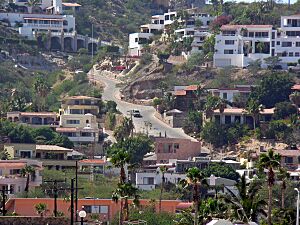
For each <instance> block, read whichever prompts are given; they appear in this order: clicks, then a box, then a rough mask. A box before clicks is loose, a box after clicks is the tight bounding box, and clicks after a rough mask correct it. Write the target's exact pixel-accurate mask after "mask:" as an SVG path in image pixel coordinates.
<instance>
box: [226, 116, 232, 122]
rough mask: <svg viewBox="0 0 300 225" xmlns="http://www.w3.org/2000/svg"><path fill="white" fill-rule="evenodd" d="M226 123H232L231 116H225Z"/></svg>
mask: <svg viewBox="0 0 300 225" xmlns="http://www.w3.org/2000/svg"><path fill="white" fill-rule="evenodd" d="M225 124H231V116H225Z"/></svg>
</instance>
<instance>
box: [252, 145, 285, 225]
mask: <svg viewBox="0 0 300 225" xmlns="http://www.w3.org/2000/svg"><path fill="white" fill-rule="evenodd" d="M280 160H281V156H280V155H279V154H276V153H274V151H273V150H272V149H271V150H269V151H268V152H267V153H265V154H261V155H260V156H259V162H258V165H259V168H260V169H261V170H263V169H267V170H268V179H267V183H268V225H272V200H273V199H272V198H273V196H272V190H273V186H274V183H275V172H274V169H276V168H278V167H280Z"/></svg>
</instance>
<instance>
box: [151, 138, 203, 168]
mask: <svg viewBox="0 0 300 225" xmlns="http://www.w3.org/2000/svg"><path fill="white" fill-rule="evenodd" d="M200 153H201V143H200V142H198V141H193V140H190V139H183V138H165V137H159V138H155V154H156V157H157V159H156V163H169V160H171V159H181V160H183V159H188V158H190V157H195V156H199V155H200Z"/></svg>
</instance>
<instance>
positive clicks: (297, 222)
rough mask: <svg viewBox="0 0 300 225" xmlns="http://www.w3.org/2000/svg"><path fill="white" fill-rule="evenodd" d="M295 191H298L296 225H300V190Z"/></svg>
mask: <svg viewBox="0 0 300 225" xmlns="http://www.w3.org/2000/svg"><path fill="white" fill-rule="evenodd" d="M294 190H295V191H297V220H296V225H299V189H298V188H295V189H294Z"/></svg>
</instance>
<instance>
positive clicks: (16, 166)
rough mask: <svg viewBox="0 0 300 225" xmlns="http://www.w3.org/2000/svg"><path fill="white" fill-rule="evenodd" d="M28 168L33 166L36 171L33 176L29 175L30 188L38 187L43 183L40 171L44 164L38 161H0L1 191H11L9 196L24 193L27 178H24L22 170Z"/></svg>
mask: <svg viewBox="0 0 300 225" xmlns="http://www.w3.org/2000/svg"><path fill="white" fill-rule="evenodd" d="M26 166H31V167H32V168H33V169H34V172H33V173H32V174H29V187H30V188H33V187H38V186H40V185H41V183H42V176H41V174H40V171H41V170H42V169H43V168H42V162H39V161H37V160H26V159H20V160H0V189H1V190H2V189H3V188H5V189H7V190H10V191H9V192H8V195H9V196H12V195H14V194H17V193H20V192H23V191H24V190H25V187H26V183H27V177H26V176H22V174H21V170H22V169H23V168H25V167H26Z"/></svg>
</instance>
